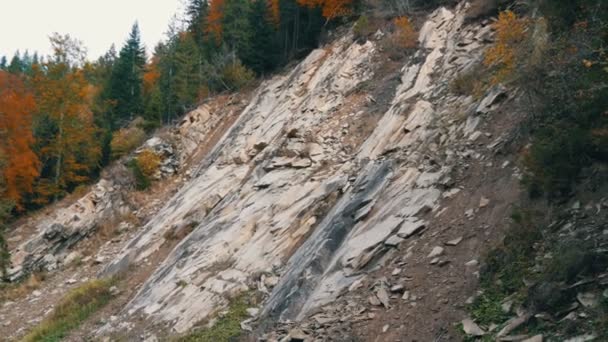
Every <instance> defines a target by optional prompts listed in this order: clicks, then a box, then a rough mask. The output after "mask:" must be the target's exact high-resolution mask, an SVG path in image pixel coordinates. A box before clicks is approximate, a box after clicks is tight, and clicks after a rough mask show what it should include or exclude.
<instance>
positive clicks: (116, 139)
mask: <svg viewBox="0 0 608 342" xmlns="http://www.w3.org/2000/svg"><path fill="white" fill-rule="evenodd" d="M145 139H146V132H145V131H144V130H143V129H142V128H140V127H139V125H134V124H132V125H130V126H129V127H126V128H121V129H120V130H118V131H117V132H115V133H114V136H113V137H112V142H111V143H110V148H111V149H112V154H111V155H112V159H118V158H120V157H122V156H124V155H127V154H129V153H130V152H131V151H133V150H135V149H136V148H137V147H139V146H140V145H141V144H142V143H143V142H144V140H145Z"/></svg>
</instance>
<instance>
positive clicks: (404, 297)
mask: <svg viewBox="0 0 608 342" xmlns="http://www.w3.org/2000/svg"><path fill="white" fill-rule="evenodd" d="M401 299H403V300H409V299H410V291H403V296H401Z"/></svg>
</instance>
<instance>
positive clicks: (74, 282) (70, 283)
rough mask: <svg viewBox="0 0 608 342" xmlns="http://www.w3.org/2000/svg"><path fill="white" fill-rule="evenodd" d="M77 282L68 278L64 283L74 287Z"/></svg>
mask: <svg viewBox="0 0 608 342" xmlns="http://www.w3.org/2000/svg"><path fill="white" fill-rule="evenodd" d="M77 282H78V280H76V279H74V278H70V279H68V280H66V281H65V283H66V284H68V285H74V284H76V283H77Z"/></svg>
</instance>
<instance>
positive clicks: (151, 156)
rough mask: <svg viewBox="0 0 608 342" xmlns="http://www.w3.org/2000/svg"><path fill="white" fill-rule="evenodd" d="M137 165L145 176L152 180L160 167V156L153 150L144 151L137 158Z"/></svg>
mask: <svg viewBox="0 0 608 342" xmlns="http://www.w3.org/2000/svg"><path fill="white" fill-rule="evenodd" d="M136 161H137V165H138V166H139V169H140V170H141V172H142V173H143V175H144V176H146V177H148V178H152V177H153V176H154V175H155V174H156V171H158V167H159V166H160V162H161V159H160V156H159V155H158V154H156V153H154V151H152V150H148V149H146V150H143V151H142V152H141V153H140V154H139V155H138V156H137V158H136Z"/></svg>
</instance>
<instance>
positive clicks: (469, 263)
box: [464, 259, 479, 267]
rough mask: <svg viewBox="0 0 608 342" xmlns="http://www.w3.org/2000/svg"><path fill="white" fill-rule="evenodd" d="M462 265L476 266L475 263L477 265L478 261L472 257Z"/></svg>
mask: <svg viewBox="0 0 608 342" xmlns="http://www.w3.org/2000/svg"><path fill="white" fill-rule="evenodd" d="M464 265H465V266H467V267H477V265H479V261H477V260H475V259H473V260H471V261H468V262H467V263H465V264H464Z"/></svg>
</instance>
